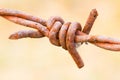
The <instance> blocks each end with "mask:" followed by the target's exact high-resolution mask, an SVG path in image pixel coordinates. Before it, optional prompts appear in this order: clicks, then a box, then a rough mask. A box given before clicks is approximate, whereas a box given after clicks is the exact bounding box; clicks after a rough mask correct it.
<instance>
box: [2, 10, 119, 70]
mask: <svg viewBox="0 0 120 80" xmlns="http://www.w3.org/2000/svg"><path fill="white" fill-rule="evenodd" d="M0 16H1V17H3V18H5V19H7V20H9V21H12V22H14V23H17V24H20V25H24V26H27V27H30V28H34V29H37V31H33V30H29V31H18V32H16V33H13V34H12V35H10V37H9V38H10V39H20V38H26V37H30V38H42V37H45V36H46V37H48V38H49V40H50V42H51V43H52V44H54V45H56V46H62V48H64V49H65V50H68V51H69V53H70V55H71V56H72V58H73V59H74V61H75V63H76V64H77V66H78V67H79V68H81V67H83V66H84V63H83V61H82V59H81V57H80V56H79V54H78V52H77V50H76V43H81V44H83V43H84V42H89V43H92V44H94V45H96V46H98V47H101V48H104V49H107V50H112V51H120V40H118V39H114V38H110V37H104V36H94V35H88V34H89V33H90V31H91V28H92V25H93V23H94V21H95V19H96V17H97V16H98V13H97V10H96V9H93V10H92V11H91V12H90V15H89V17H88V19H87V21H86V24H85V26H84V28H83V30H82V27H81V24H80V23H78V22H64V20H63V19H62V18H61V17H51V18H50V19H48V20H47V21H46V20H44V19H42V18H39V17H35V16H32V15H30V14H26V13H24V12H20V11H16V10H10V9H0Z"/></svg>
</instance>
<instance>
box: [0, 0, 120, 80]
mask: <svg viewBox="0 0 120 80" xmlns="http://www.w3.org/2000/svg"><path fill="white" fill-rule="evenodd" d="M119 7H120V1H119V0H0V8H9V9H16V10H21V11H24V12H27V13H30V14H32V15H35V16H39V17H41V18H44V19H48V18H49V17H50V16H61V17H62V18H63V19H64V20H65V21H71V22H74V21H78V22H80V23H81V25H82V26H84V24H85V22H86V19H87V17H88V15H89V12H90V11H91V9H93V8H96V9H97V11H98V13H99V16H98V17H97V20H96V21H95V24H94V26H93V28H92V31H91V33H90V34H94V35H105V36H110V37H115V38H120V34H119V33H120V27H119V25H120V9H119ZM24 29H27V30H28V29H29V28H26V27H24V26H20V25H17V24H14V23H12V22H9V21H7V20H5V19H3V18H0V80H120V52H112V51H108V50H104V49H101V48H98V47H96V46H94V45H91V44H88V45H82V46H81V47H79V48H77V50H78V52H79V54H80V55H81V57H82V59H83V61H84V63H85V66H84V67H83V68H82V69H78V68H77V66H76V64H75V63H74V61H73V59H72V58H71V56H70V55H69V53H68V52H67V51H65V50H63V49H62V48H60V47H56V46H53V45H52V44H51V43H50V42H49V40H48V38H41V39H31V38H26V39H20V40H9V39H8V37H9V35H10V34H11V33H14V32H16V31H19V30H24Z"/></svg>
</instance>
